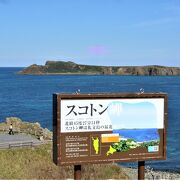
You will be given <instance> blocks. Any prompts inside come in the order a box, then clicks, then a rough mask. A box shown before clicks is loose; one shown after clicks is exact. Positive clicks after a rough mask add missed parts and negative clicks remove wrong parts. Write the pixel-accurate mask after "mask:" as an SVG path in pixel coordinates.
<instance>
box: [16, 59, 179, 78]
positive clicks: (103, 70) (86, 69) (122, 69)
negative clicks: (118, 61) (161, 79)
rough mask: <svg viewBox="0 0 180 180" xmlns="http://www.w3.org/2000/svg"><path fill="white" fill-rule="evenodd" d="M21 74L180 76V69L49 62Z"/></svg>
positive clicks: (32, 66)
mask: <svg viewBox="0 0 180 180" xmlns="http://www.w3.org/2000/svg"><path fill="white" fill-rule="evenodd" d="M19 74H113V75H147V76H153V75H170V76H171V75H180V67H166V66H157V65H152V66H91V65H81V64H76V63H74V62H71V61H68V62H65V61H47V62H46V64H45V65H44V66H42V65H37V64H33V65H31V66H29V67H27V68H25V69H23V70H22V71H20V72H19Z"/></svg>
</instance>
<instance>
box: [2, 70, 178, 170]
mask: <svg viewBox="0 0 180 180" xmlns="http://www.w3.org/2000/svg"><path fill="white" fill-rule="evenodd" d="M21 69H22V68H0V121H1V122H2V121H4V120H5V118H6V117H10V116H16V117H19V118H22V119H23V120H26V121H30V122H37V121H38V122H40V123H41V125H42V126H43V127H47V128H49V129H50V130H52V93H55V92H59V93H62V92H64V93H74V92H75V91H77V89H80V90H81V93H104V92H111V93H112V92H114V93H119V92H139V90H140V89H141V88H143V89H144V91H145V92H166V93H168V97H169V99H168V129H167V135H168V136H167V160H166V161H158V162H156V161H153V162H152V163H151V166H152V167H154V168H156V169H167V170H176V171H179V172H180V76H176V77H173V76H151V77H150V76H114V75H113V76H112V75H109V76H105V75H104V76H103V75H102V76H101V75H90V76H88V75H76V76H74V75H48V76H46V75H37V76H36V75H18V74H16V72H18V71H19V70H21Z"/></svg>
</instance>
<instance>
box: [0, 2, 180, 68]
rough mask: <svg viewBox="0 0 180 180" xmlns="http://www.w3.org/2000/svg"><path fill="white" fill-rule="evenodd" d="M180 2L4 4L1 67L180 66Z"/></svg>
mask: <svg viewBox="0 0 180 180" xmlns="http://www.w3.org/2000/svg"><path fill="white" fill-rule="evenodd" d="M179 47H180V1H178V0H177V1H175V0H0V66H1V67H2V66H28V65H30V64H35V63H36V64H44V63H45V61H46V60H65V61H69V60H70V61H74V62H76V63H80V64H93V65H123V66H124V65H152V64H157V65H167V66H180V49H179Z"/></svg>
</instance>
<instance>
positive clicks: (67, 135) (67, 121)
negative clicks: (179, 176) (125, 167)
mask: <svg viewBox="0 0 180 180" xmlns="http://www.w3.org/2000/svg"><path fill="white" fill-rule="evenodd" d="M166 125H167V95H166V94H164V93H149V94H141V93H140V94H139V93H134V94H76V95H75V94H74V95H72V94H71V95H70V94H54V95H53V159H54V162H55V163H56V164H58V165H70V164H83V163H102V162H125V161H145V160H160V159H165V158H166Z"/></svg>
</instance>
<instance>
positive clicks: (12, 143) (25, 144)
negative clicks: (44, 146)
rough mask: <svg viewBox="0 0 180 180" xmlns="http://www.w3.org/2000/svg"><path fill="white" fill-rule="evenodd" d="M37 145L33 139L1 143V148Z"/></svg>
mask: <svg viewBox="0 0 180 180" xmlns="http://www.w3.org/2000/svg"><path fill="white" fill-rule="evenodd" d="M35 145H37V144H36V143H34V142H33V141H23V142H22V141H21V142H8V143H0V149H11V148H17V147H18V148H19V147H33V146H35Z"/></svg>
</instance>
